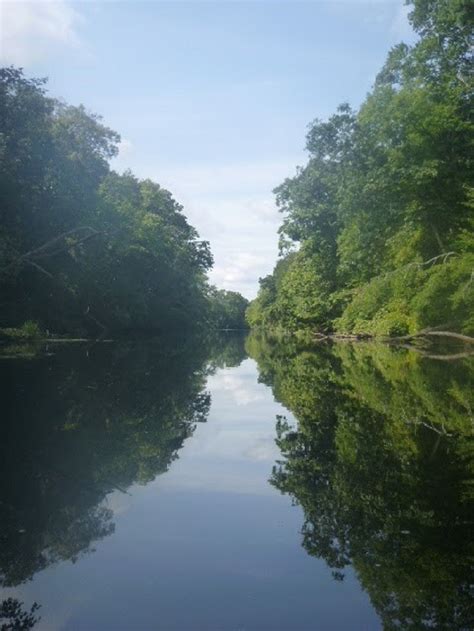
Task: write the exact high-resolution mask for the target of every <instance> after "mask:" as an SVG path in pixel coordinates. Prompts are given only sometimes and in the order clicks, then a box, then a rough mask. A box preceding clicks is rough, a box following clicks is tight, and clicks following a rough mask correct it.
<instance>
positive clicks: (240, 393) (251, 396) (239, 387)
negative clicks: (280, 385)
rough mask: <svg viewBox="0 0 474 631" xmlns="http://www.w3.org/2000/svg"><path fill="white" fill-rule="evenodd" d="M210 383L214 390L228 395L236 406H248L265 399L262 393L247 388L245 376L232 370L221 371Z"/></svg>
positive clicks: (247, 383)
mask: <svg viewBox="0 0 474 631" xmlns="http://www.w3.org/2000/svg"><path fill="white" fill-rule="evenodd" d="M211 383H212V386H213V388H214V389H218V390H224V391H225V392H226V393H228V394H229V395H230V397H232V399H233V400H234V402H235V404H236V405H238V406H245V405H250V404H252V403H255V402H256V401H262V400H263V399H264V398H265V397H264V393H263V392H262V391H260V390H258V389H255V388H251V387H249V381H248V379H247V378H246V375H242V374H240V373H239V372H237V371H235V370H233V369H229V370H221V371H220V372H219V374H218V375H216V376H215V377H214V378H213V380H212V382H211Z"/></svg>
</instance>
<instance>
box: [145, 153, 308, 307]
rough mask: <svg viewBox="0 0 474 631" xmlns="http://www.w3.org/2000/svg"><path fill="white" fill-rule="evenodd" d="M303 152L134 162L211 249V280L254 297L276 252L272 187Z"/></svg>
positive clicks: (277, 217)
mask: <svg viewBox="0 0 474 631" xmlns="http://www.w3.org/2000/svg"><path fill="white" fill-rule="evenodd" d="M302 161H304V156H303V155H302V154H300V155H299V156H291V157H287V158H286V159H285V160H279V161H273V160H267V161H263V160H262V161H259V162H245V163H227V164H215V165H202V166H201V165H196V166H192V165H189V166H183V167H173V168H170V167H168V166H162V167H161V166H158V165H154V166H148V168H139V169H138V171H139V172H141V175H144V176H148V177H151V178H152V179H153V180H155V181H157V182H159V183H160V184H161V185H162V186H164V187H165V188H167V189H169V190H170V191H172V192H173V195H174V196H175V198H176V199H177V200H178V201H179V202H180V203H182V204H183V205H184V209H185V210H184V212H185V214H186V216H187V217H188V219H189V221H190V223H191V224H192V225H193V226H195V227H196V228H197V230H198V232H199V234H200V236H201V237H202V238H203V239H206V240H208V241H210V243H211V249H212V252H213V255H214V261H215V264H214V268H213V270H212V271H211V273H210V278H211V282H212V283H214V284H216V285H217V286H218V287H220V288H223V289H228V290H233V291H239V292H241V293H242V294H244V295H245V296H246V297H248V298H253V297H255V295H256V293H257V290H258V278H259V277H261V276H266V275H267V274H269V273H270V272H271V270H272V269H273V266H274V264H275V262H276V259H277V256H278V234H277V230H278V226H279V225H280V224H281V221H282V215H281V213H279V211H278V209H277V208H276V206H275V201H274V197H273V193H272V190H273V189H274V188H275V187H276V186H277V185H278V184H280V183H281V182H282V181H283V180H284V179H285V178H286V177H288V176H291V175H292V174H294V173H295V172H296V165H297V164H300V163H301V162H302Z"/></svg>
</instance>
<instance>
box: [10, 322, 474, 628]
mask: <svg viewBox="0 0 474 631" xmlns="http://www.w3.org/2000/svg"><path fill="white" fill-rule="evenodd" d="M36 352H37V351H35V353H36ZM246 354H249V355H250V356H251V357H253V358H254V359H255V360H256V362H257V364H258V379H259V381H260V383H257V372H256V366H255V363H254V362H253V361H252V360H251V359H247V360H246V361H242V360H243V359H244V358H245V357H246ZM32 357H34V358H33V359H32V358H31V357H30V358H29V359H27V358H23V359H11V358H10V359H8V360H3V361H0V383H1V384H2V423H1V425H0V427H1V430H0V431H1V436H0V467H1V469H0V520H1V531H0V580H1V584H2V585H3V587H5V588H6V589H4V590H3V594H2V598H3V599H6V598H8V597H14V598H15V599H17V600H15V601H9V602H7V600H3V602H2V603H0V626H1V624H2V623H3V619H2V617H1V615H2V614H3V613H5V612H6V614H7V616H9V615H12V616H14V615H17V616H21V615H22V614H23V613H24V614H25V615H26V616H28V615H29V616H30V623H31V624H34V622H35V621H36V620H37V618H38V617H40V616H41V617H42V620H41V621H40V622H39V624H38V626H37V627H35V628H38V627H39V628H41V629H48V630H49V629H56V628H57V629H87V631H90V630H91V629H114V631H115V630H116V629H119V628H120V629H126V630H127V631H128V630H129V629H135V628H137V629H151V628H153V629H166V631H169V630H170V629H175V630H177V631H182V630H183V629H201V628H206V629H214V630H219V631H222V630H224V629H229V630H230V629H232V630H235V629H238V628H246V629H255V630H259V631H261V630H263V629H267V630H268V631H275V630H276V629H280V630H282V631H289V630H290V629H291V630H293V629H295V630H296V629H299V630H301V631H306V630H308V629H313V628H315V629H324V630H326V629H337V630H343V631H347V629H352V628H354V629H370V631H372V630H375V629H379V628H380V626H383V627H384V628H385V629H387V630H390V629H400V628H402V629H409V630H411V631H418V630H420V631H423V630H427V629H433V628H436V629H441V630H443V631H448V629H449V631H451V630H458V631H461V630H463V629H470V628H471V626H472V624H471V623H472V620H473V619H474V611H473V604H472V603H473V600H472V592H470V589H472V584H473V583H474V576H473V571H472V558H473V552H474V549H473V543H472V535H471V532H472V526H473V501H472V500H473V486H472V480H473V473H474V471H473V469H474V466H473V442H472V423H473V418H472V408H473V401H472V389H471V386H472V371H473V364H472V362H469V361H468V360H467V359H466V360H461V361H456V362H440V361H435V360H431V359H428V358H426V357H422V356H420V355H417V354H415V353H412V352H408V351H406V350H393V349H390V348H388V347H386V346H381V345H371V344H360V345H355V346H353V345H335V346H332V347H330V346H327V345H325V346H321V347H320V348H317V349H314V348H312V349H310V348H304V347H302V346H300V345H297V344H295V343H290V342H288V341H285V342H281V341H280V342H276V341H271V340H268V339H265V338H262V337H259V336H256V335H251V336H250V337H249V338H248V339H247V340H246V346H245V348H244V344H243V339H242V337H239V336H228V337H226V338H219V339H207V340H202V339H201V340H186V341H181V342H180V343H177V342H176V341H173V342H172V341H171V340H170V341H169V343H167V344H164V343H150V342H146V343H130V344H113V345H106V344H101V345H96V346H93V347H92V348H90V349H87V348H84V347H82V346H81V347H75V348H71V347H68V348H59V347H58V348H54V349H53V348H50V349H49V350H48V353H44V352H43V353H42V354H40V355H36V356H35V354H34V353H32ZM237 366H238V367H237ZM266 386H268V387H266ZM272 392H273V395H274V397H275V399H276V400H277V401H274V400H273V398H272ZM211 394H212V409H210V406H211ZM278 402H280V403H281V404H282V405H280V403H278ZM283 406H284V407H283ZM285 408H286V413H285ZM276 414H278V415H279V416H278V422H277V427H276V432H275V427H274V418H275V415H276ZM293 415H294V417H293ZM203 421H206V423H205V424H202V422H203ZM198 424H201V425H200V427H199V429H196V428H197V425H198ZM191 436H192V439H191V440H189V441H187V443H186V445H185V448H184V449H183V446H184V443H185V440H186V439H187V438H189V437H191ZM275 436H276V444H275ZM178 456H179V460H178ZM275 459H277V460H278V462H277V464H276V465H275V466H274V468H273V472H272V473H271V467H272V463H273V462H274V461H275ZM165 471H169V473H168V474H167V475H163V476H160V474H162V473H164V472H165ZM270 473H271V479H270V482H271V484H268V476H269V474H270ZM153 480H155V481H154V482H153V483H151V481H153ZM137 485H141V488H139V487H138V486H137ZM278 491H281V492H282V493H283V494H288V495H290V496H291V498H292V499H293V500H294V503H296V504H298V505H299V507H297V508H294V507H292V506H291V505H290V502H289V501H288V498H287V497H284V496H282V495H281V494H280V493H279V492H278ZM302 519H303V520H304V524H303V528H302V531H301V532H302V540H303V548H304V549H302V548H301V546H300V544H299V540H300V535H298V530H299V529H300V526H301V520H302ZM115 527H116V531H115V534H114V536H113V537H112V536H109V535H111V534H112V533H113V532H114V529H115ZM101 540H102V541H101ZM95 548H96V549H97V551H96V554H93V555H92V554H89V555H87V554H86V553H87V552H90V551H92V550H94V549H95ZM305 551H306V552H305ZM306 553H308V554H306ZM61 561H63V563H60V562H61ZM70 561H73V562H76V561H77V563H76V565H74V566H72V565H71V563H70ZM328 567H329V568H331V569H328ZM41 570H45V571H41ZM331 572H332V576H333V578H334V579H336V581H334V580H333V579H332V577H331ZM29 579H33V580H31V581H29ZM357 581H358V582H357ZM14 586H19V587H15V588H14V589H13V587H14ZM361 587H362V588H363V589H364V590H365V592H366V593H364V592H362V590H361ZM157 594H159V598H158V597H157ZM367 594H368V596H369V597H370V600H371V603H372V605H371V604H370V602H369V598H368V597H367ZM183 599H185V600H186V603H187V605H186V607H183V606H182V602H183ZM35 600H36V601H38V603H39V604H40V605H41V609H40V610H39V612H37V611H36V609H34V610H33V611H32V610H31V607H32V605H33V603H34V602H35ZM289 602H290V603H291V607H290V606H289V605H288V603H289ZM22 603H24V605H22ZM2 607H6V609H5V611H3V609H2ZM375 612H377V615H378V619H377V616H376V613H375ZM4 618H5V616H4Z"/></svg>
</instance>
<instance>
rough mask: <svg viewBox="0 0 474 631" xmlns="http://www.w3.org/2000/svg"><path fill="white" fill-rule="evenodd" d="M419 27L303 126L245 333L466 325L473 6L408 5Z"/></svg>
mask: <svg viewBox="0 0 474 631" xmlns="http://www.w3.org/2000/svg"><path fill="white" fill-rule="evenodd" d="M407 4H410V5H412V6H411V9H412V10H411V13H410V15H409V19H410V22H411V25H412V27H413V29H414V30H415V31H416V33H417V34H418V39H417V42H416V43H415V44H414V45H413V46H407V45H406V44H403V43H402V44H399V45H397V46H395V47H394V48H393V49H392V50H391V51H390V53H389V55H388V58H387V60H386V63H385V65H384V66H383V68H382V70H381V71H380V72H379V74H378V76H377V78H376V81H375V84H374V87H373V89H372V91H371V92H370V93H369V94H368V96H367V98H366V99H365V101H364V102H363V104H362V105H361V107H360V108H359V109H358V110H357V111H355V110H353V109H352V108H351V107H350V106H349V105H348V104H342V105H341V106H340V107H339V108H338V110H337V112H336V113H335V114H334V115H333V116H331V117H330V118H329V119H328V120H326V121H320V120H316V121H314V122H313V123H312V124H311V125H310V128H309V131H308V134H307V137H306V148H307V151H308V153H309V159H308V162H307V164H306V165H305V166H304V167H300V168H298V171H297V174H296V175H295V176H294V177H292V178H288V179H286V180H285V181H284V182H283V183H282V184H281V185H280V186H279V187H278V188H277V189H275V194H276V202H277V205H278V207H279V209H280V210H281V212H282V213H283V215H284V218H283V222H282V225H281V227H280V229H279V234H280V253H281V256H280V259H279V260H278V262H277V264H276V266H275V268H274V270H273V273H272V274H270V275H269V276H267V277H265V278H262V279H260V290H259V294H258V296H257V298H256V299H255V300H254V301H253V302H252V303H251V305H250V306H249V309H248V311H247V320H248V322H249V324H250V325H251V326H252V327H266V328H274V329H277V328H280V329H286V330H298V329H312V330H318V331H321V332H334V331H336V332H341V333H369V334H381V335H395V336H396V335H404V334H407V333H413V332H416V331H420V330H423V329H426V328H429V327H436V326H443V327H449V328H451V329H452V330H455V331H461V332H465V333H468V334H469V333H470V334H472V333H474V320H473V317H472V314H473V313H474V309H473V307H474V291H473V290H474V280H473V279H474V248H473V246H474V238H473V227H474V214H473V200H474V193H473V191H474V189H473V169H472V137H473V136H472V134H473V130H474V124H473V119H472V111H473V108H472V95H473V92H472V87H473V86H472V73H471V71H470V70H471V66H470V64H471V63H472V46H473V32H472V24H473V20H472V18H473V17H474V14H473V9H472V4H471V3H469V2H467V1H465V0H436V1H435V0H408V2H407Z"/></svg>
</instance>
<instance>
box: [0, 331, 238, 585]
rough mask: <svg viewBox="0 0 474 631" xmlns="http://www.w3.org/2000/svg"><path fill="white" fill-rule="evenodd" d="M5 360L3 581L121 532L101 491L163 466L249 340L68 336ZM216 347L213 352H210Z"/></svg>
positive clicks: (1, 366) (22, 577) (143, 480)
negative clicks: (69, 340) (213, 378)
mask: <svg viewBox="0 0 474 631" xmlns="http://www.w3.org/2000/svg"><path fill="white" fill-rule="evenodd" d="M50 351H51V349H49V352H43V353H42V354H41V353H40V354H39V355H37V357H36V358H35V359H34V360H31V359H28V358H24V357H23V358H17V359H8V360H3V361H0V383H1V390H2V393H1V401H2V422H1V426H0V427H1V429H0V432H1V436H0V522H1V524H2V527H1V532H0V584H1V585H3V586H7V587H8V586H15V585H19V584H21V583H23V582H24V581H27V580H29V579H31V578H32V577H33V575H34V574H35V573H37V572H38V571H40V570H43V569H45V568H46V567H48V566H50V565H51V564H54V563H56V562H58V561H61V560H72V561H75V560H77V559H78V558H79V557H80V556H81V555H83V554H84V553H87V552H90V551H93V547H94V544H95V543H96V542H97V541H98V540H100V539H102V538H104V537H107V536H108V535H110V534H111V533H113V532H114V521H113V517H114V516H113V512H112V510H111V509H110V508H109V507H108V506H107V502H106V501H105V500H106V496H107V494H109V493H110V492H112V491H117V490H118V491H120V492H122V493H128V492H129V491H128V489H129V488H130V487H131V485H133V484H147V483H148V482H150V481H151V480H153V479H154V478H155V477H156V476H157V475H159V474H161V473H163V472H165V471H167V469H168V468H169V467H170V465H171V463H172V462H173V461H174V460H175V459H176V458H178V453H179V450H180V449H181V447H182V446H183V442H184V440H185V439H186V438H188V437H189V436H191V435H192V433H193V431H194V429H195V427H196V424H197V423H201V422H204V421H206V418H207V415H208V412H209V407H210V394H209V393H208V392H206V379H207V377H208V375H209V374H210V373H212V372H213V371H214V370H215V369H216V368H217V367H219V366H227V365H238V364H239V363H240V362H241V361H242V359H243V358H244V356H245V351H244V346H243V338H242V337H241V336H240V337H238V336H227V338H225V339H224V340H223V338H222V337H221V338H220V339H219V341H217V340H216V339H208V340H204V341H203V340H202V339H201V340H199V341H197V340H193V339H188V340H186V341H182V342H180V343H176V342H174V343H172V344H171V343H170V344H164V343H163V342H149V341H148V342H143V343H141V342H138V343H137V342H135V343H133V344H126V343H117V344H98V345H95V346H93V347H92V348H87V347H84V346H80V345H79V346H78V345H76V346H61V347H57V348H54V353H51V352H50ZM209 357H212V360H211V361H209Z"/></svg>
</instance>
